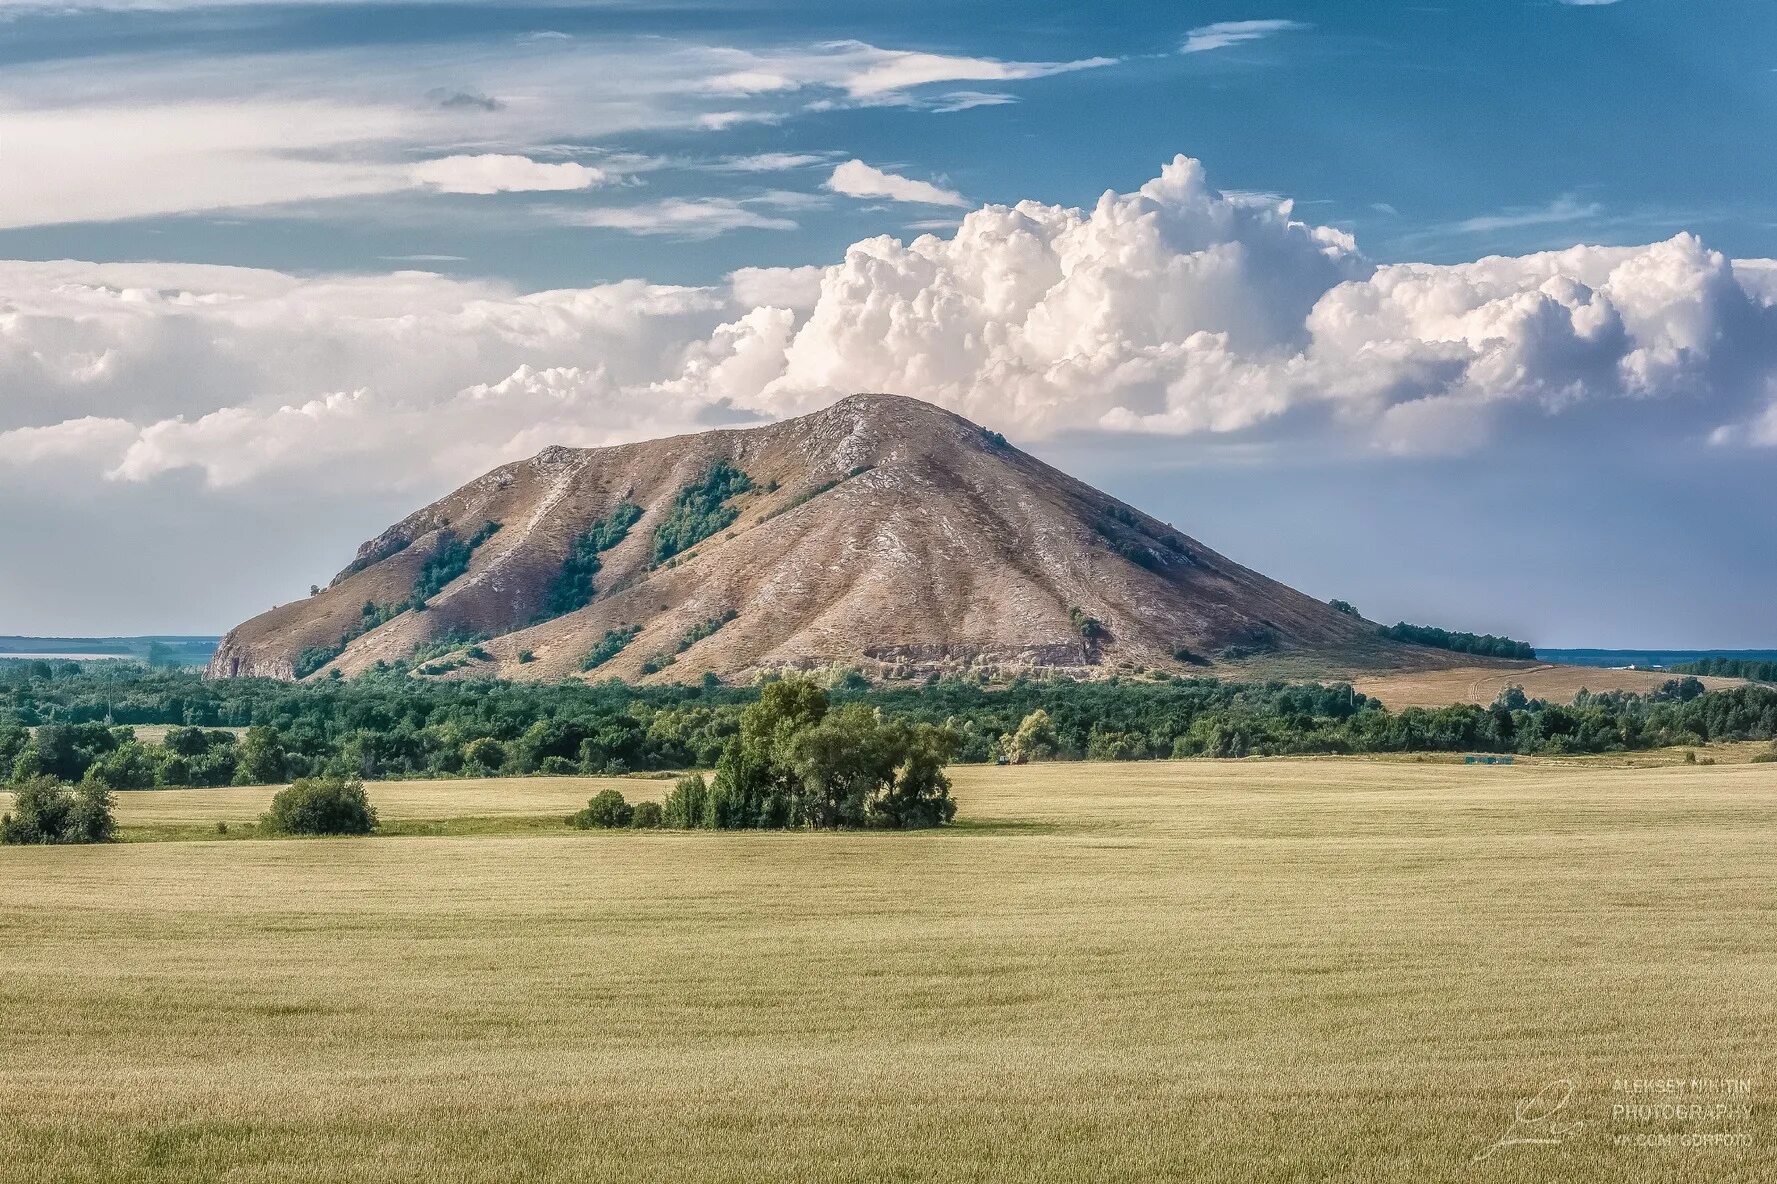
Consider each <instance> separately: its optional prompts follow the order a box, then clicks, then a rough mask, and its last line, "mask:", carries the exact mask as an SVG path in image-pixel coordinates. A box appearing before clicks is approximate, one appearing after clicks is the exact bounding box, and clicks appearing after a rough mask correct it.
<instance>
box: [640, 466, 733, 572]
mask: <svg viewBox="0 0 1777 1184" xmlns="http://www.w3.org/2000/svg"><path fill="white" fill-rule="evenodd" d="M752 487H753V479H752V478H751V477H749V476H747V475H746V474H745V473H743V472H741V471H740V470H739V469H737V468H735V467H734V466H733V465H730V464H727V463H726V462H723V461H717V462H716V463H715V464H714V465H711V466H710V470H709V472H707V473H705V474H704V475H703V479H702V480H701V481H698V482H695V483H693V484H691V485H687V486H685V488H683V489H681V490H679V492H678V495H677V496H676V497H674V498H673V504H672V509H670V510H669V511H668V512H667V516H666V519H665V521H663V522H661V524H660V525H659V526H657V527H656V528H655V529H654V562H656V563H664V562H665V561H666V560H668V559H671V558H672V557H673V556H675V555H678V554H681V553H683V552H685V551H688V550H690V549H691V548H692V547H695V546H696V545H697V544H698V543H701V542H702V541H703V540H705V539H707V538H709V537H710V536H711V535H713V534H715V533H716V532H717V531H720V530H727V529H728V528H729V527H730V526H732V525H733V524H734V520H735V519H736V518H738V517H739V516H740V512H739V511H738V510H736V509H734V507H732V506H730V505H729V504H728V501H729V499H730V498H733V497H736V496H738V495H739V494H743V493H745V492H746V491H747V490H749V489H751V488H752Z"/></svg>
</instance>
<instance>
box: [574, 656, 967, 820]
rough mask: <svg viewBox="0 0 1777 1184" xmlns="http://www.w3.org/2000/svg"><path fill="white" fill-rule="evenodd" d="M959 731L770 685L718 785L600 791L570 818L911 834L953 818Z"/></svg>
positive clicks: (804, 685)
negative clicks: (634, 793) (658, 799)
mask: <svg viewBox="0 0 1777 1184" xmlns="http://www.w3.org/2000/svg"><path fill="white" fill-rule="evenodd" d="M957 747H958V740H957V736H956V733H955V732H954V731H952V730H951V729H950V728H948V727H939V726H937V725H934V724H924V723H909V722H907V721H906V720H900V719H884V718H883V717H882V714H881V712H880V711H877V710H875V709H873V708H871V707H867V706H865V705H864V704H862V703H851V704H847V705H845V706H841V707H834V706H833V704H832V700H831V698H830V697H829V695H828V694H827V692H826V691H825V690H823V689H821V688H820V687H819V686H817V685H816V684H815V683H813V682H810V681H809V680H807V679H802V678H794V679H786V680H784V681H781V682H774V683H770V684H768V685H767V686H766V687H765V688H764V690H763V691H762V692H761V694H760V696H759V698H758V701H757V702H754V703H751V704H749V705H748V706H747V707H745V708H743V709H742V710H741V712H740V727H739V730H738V731H736V732H735V733H734V735H732V736H730V737H729V738H728V740H727V742H726V743H725V744H724V745H723V748H722V755H721V758H720V759H719V760H718V761H717V762H716V773H715V777H714V779H713V780H706V779H705V778H704V776H703V775H702V774H701V773H693V774H690V775H689V776H686V777H682V778H680V779H679V781H678V783H677V784H676V785H674V786H673V789H672V792H671V793H670V794H668V795H667V799H666V801H665V803H663V804H662V803H655V802H637V803H635V804H634V805H631V804H630V803H629V802H628V801H626V800H625V799H624V797H623V794H622V793H621V792H619V791H618V790H615V789H607V790H602V791H601V792H600V793H599V794H597V795H596V796H595V797H593V798H592V800H591V801H589V802H587V803H586V808H585V809H584V810H581V811H580V812H579V813H577V814H575V815H573V816H572V817H570V818H569V819H568V822H569V824H570V825H573V826H579V827H599V828H614V827H629V828H632V829H637V830H640V829H647V828H652V827H658V826H671V827H678V828H681V829H688V830H759V829H767V830H781V829H786V828H808V829H815V830H836V829H840V828H853V827H876V828H885V829H894V830H912V829H918V828H924V827H932V826H943V825H944V824H945V823H947V822H949V821H950V820H951V819H952V818H954V817H955V816H956V803H955V802H953V801H952V800H951V798H950V779H949V778H948V777H946V776H945V775H944V766H945V765H946V764H948V763H949V761H950V760H951V758H952V757H953V756H954V755H955V753H956V750H957Z"/></svg>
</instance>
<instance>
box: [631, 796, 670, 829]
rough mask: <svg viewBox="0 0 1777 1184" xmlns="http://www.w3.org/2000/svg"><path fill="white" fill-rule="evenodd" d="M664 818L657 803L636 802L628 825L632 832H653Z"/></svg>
mask: <svg viewBox="0 0 1777 1184" xmlns="http://www.w3.org/2000/svg"><path fill="white" fill-rule="evenodd" d="M664 816H665V814H664V811H662V809H661V807H660V803H659V802H637V803H636V804H635V811H634V813H632V814H631V815H630V818H629V825H630V828H631V829H632V830H654V829H656V828H657V827H659V826H660V825H661V821H662V819H663V818H664Z"/></svg>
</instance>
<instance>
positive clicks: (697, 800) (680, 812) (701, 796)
mask: <svg viewBox="0 0 1777 1184" xmlns="http://www.w3.org/2000/svg"><path fill="white" fill-rule="evenodd" d="M709 800H710V787H709V782H707V781H705V780H704V779H703V774H702V773H690V774H687V775H686V776H684V777H681V778H679V780H678V781H677V782H676V783H675V784H674V785H673V789H672V792H671V793H669V794H667V795H666V801H665V802H663V803H662V804H661V823H662V825H664V826H676V827H679V828H680V829H684V830H690V829H695V828H697V827H701V826H708V825H710V824H709V823H708V822H707V821H706V819H707V818H708V810H709Z"/></svg>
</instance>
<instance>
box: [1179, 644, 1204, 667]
mask: <svg viewBox="0 0 1777 1184" xmlns="http://www.w3.org/2000/svg"><path fill="white" fill-rule="evenodd" d="M1172 656H1173V659H1174V660H1175V661H1178V662H1183V663H1185V665H1187V666H1207V665H1209V659H1208V658H1206V657H1204V656H1203V655H1202V654H1200V653H1198V652H1197V651H1196V650H1193V649H1191V648H1190V647H1189V646H1183V645H1178V646H1174V647H1173V648H1172Z"/></svg>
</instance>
